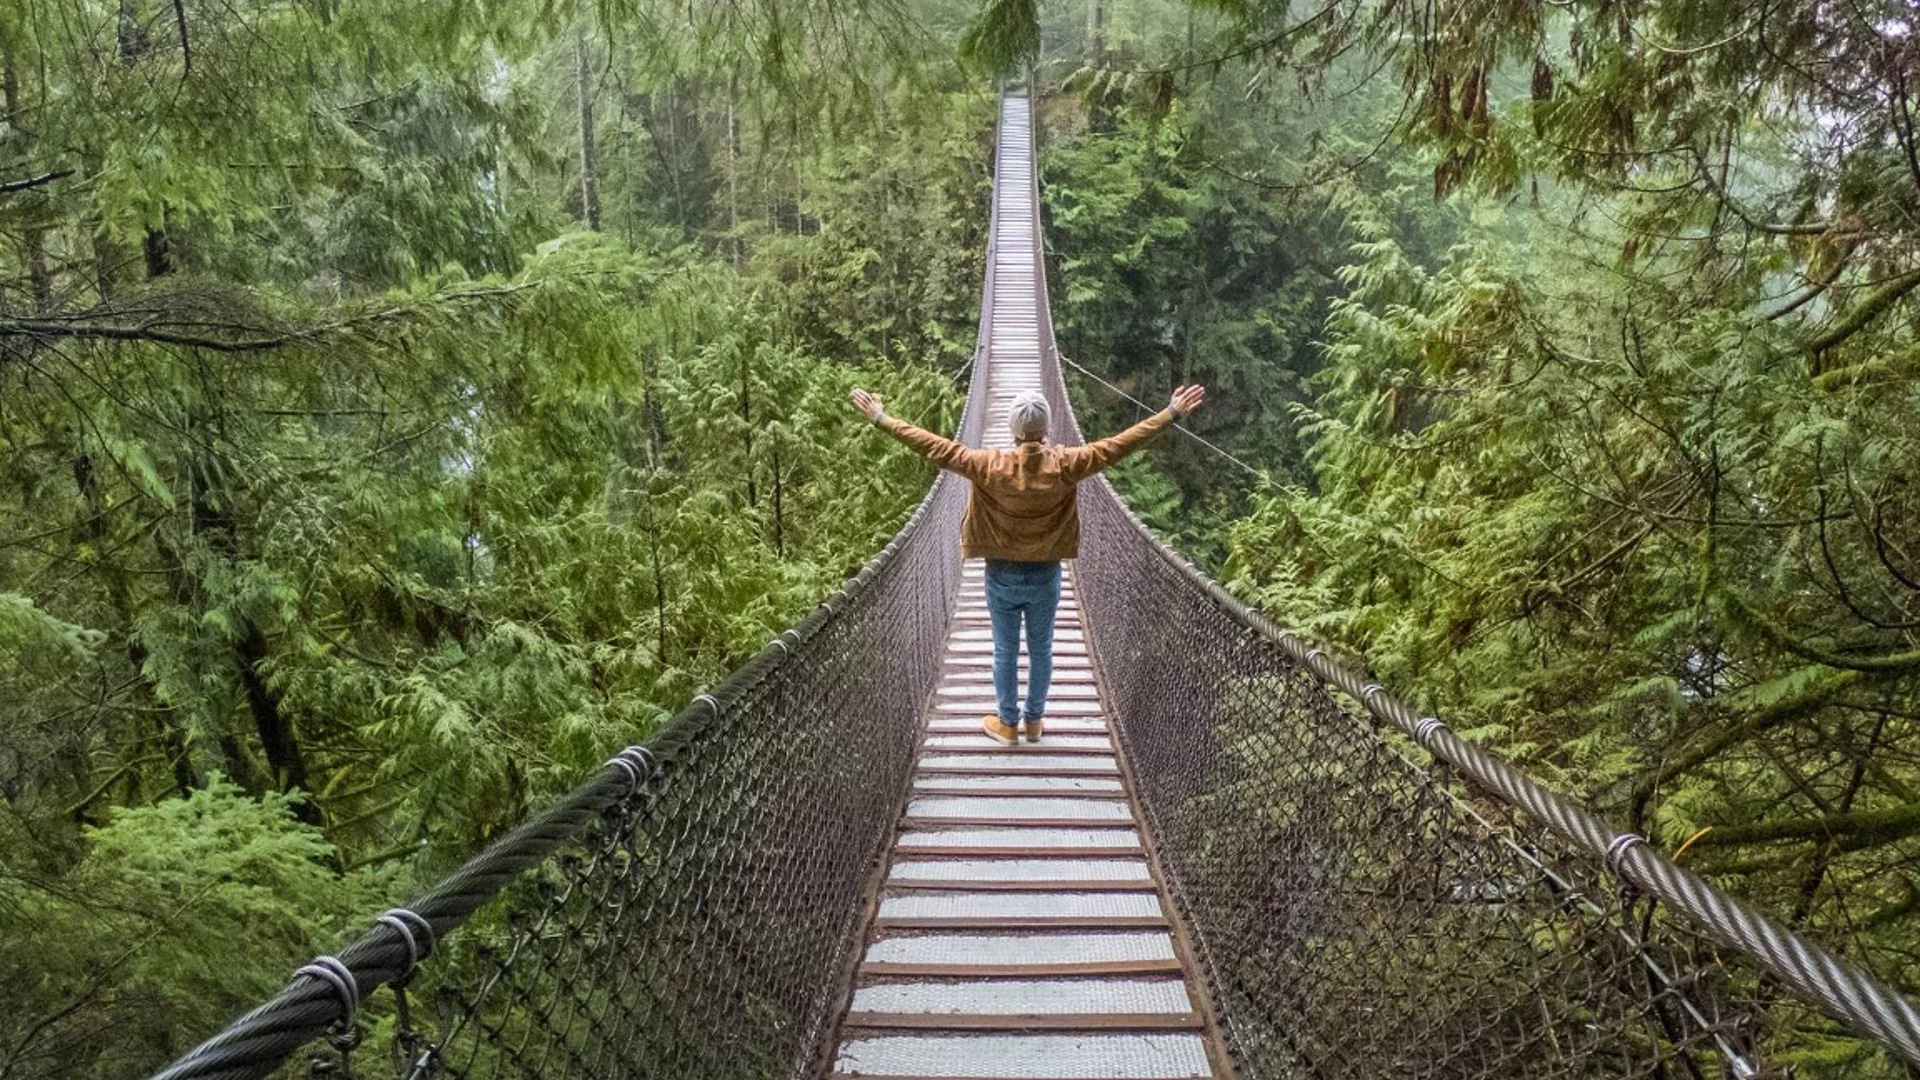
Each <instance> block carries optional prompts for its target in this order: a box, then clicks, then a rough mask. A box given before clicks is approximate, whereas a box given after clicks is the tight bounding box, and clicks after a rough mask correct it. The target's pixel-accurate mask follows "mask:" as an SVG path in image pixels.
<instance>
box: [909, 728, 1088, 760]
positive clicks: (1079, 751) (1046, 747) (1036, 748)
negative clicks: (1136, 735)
mask: <svg viewBox="0 0 1920 1080" xmlns="http://www.w3.org/2000/svg"><path fill="white" fill-rule="evenodd" d="M940 734H942V735H965V734H967V733H966V732H964V731H943V732H940ZM1058 734H1061V735H1094V734H1098V733H1097V732H1092V731H1085V732H1075V731H1062V732H1058ZM1045 740H1046V736H1045V735H1044V734H1043V735H1042V736H1041V741H1040V742H1037V743H1028V742H1023V743H1021V744H1020V745H1019V746H1018V747H1014V746H1008V745H1007V744H1006V743H1003V742H1000V741H999V740H997V739H994V738H991V737H990V736H988V735H987V733H986V732H984V731H983V732H981V733H980V741H979V742H977V743H955V744H953V745H952V746H947V745H944V744H935V745H932V746H929V747H927V753H929V754H939V755H940V756H941V757H948V756H951V755H954V754H1019V753H1029V754H1034V755H1036V756H1037V755H1040V754H1045V755H1047V756H1048V757H1103V758H1107V759H1109V760H1111V759H1112V758H1113V747H1111V746H1069V745H1063V744H1060V743H1048V742H1046V741H1045Z"/></svg>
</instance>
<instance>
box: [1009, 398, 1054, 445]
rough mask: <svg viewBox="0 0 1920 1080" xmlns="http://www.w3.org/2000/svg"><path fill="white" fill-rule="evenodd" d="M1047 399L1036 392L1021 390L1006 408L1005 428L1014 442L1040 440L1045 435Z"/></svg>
mask: <svg viewBox="0 0 1920 1080" xmlns="http://www.w3.org/2000/svg"><path fill="white" fill-rule="evenodd" d="M1047 420H1048V410H1047V399H1046V396H1045V395H1043V394H1041V393H1040V392H1039V391H1038V390H1023V391H1021V392H1020V393H1018V394H1015V395H1014V397H1013V403H1012V404H1011V405H1008V406H1007V427H1009V428H1011V429H1012V430H1013V438H1014V441H1015V442H1028V441H1030V440H1033V439H1042V438H1045V437H1046V434H1047Z"/></svg>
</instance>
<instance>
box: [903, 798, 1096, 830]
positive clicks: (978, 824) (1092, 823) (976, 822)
mask: <svg viewBox="0 0 1920 1080" xmlns="http://www.w3.org/2000/svg"><path fill="white" fill-rule="evenodd" d="M1048 797H1049V798H1050V797H1051V796H1048ZM956 825H958V826H964V827H966V828H988V829H1132V828H1134V823H1133V819H1132V818H1034V817H923V816H919V815H911V816H908V817H903V818H901V819H900V827H901V828H902V829H946V828H952V827H953V826H956Z"/></svg>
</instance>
